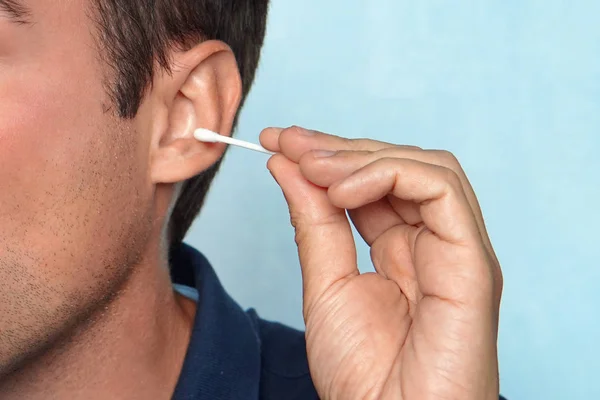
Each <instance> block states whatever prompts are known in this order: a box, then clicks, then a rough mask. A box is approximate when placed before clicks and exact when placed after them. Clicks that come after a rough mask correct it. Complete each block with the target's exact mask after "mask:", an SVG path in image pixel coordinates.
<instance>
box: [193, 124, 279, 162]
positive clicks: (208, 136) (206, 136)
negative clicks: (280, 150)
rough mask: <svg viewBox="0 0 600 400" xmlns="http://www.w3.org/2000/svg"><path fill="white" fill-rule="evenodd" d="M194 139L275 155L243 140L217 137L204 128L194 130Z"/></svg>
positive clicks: (217, 135) (216, 134)
mask: <svg viewBox="0 0 600 400" xmlns="http://www.w3.org/2000/svg"><path fill="white" fill-rule="evenodd" d="M194 137H195V138H196V140H199V141H201V142H205V143H226V144H230V145H233V146H238V147H242V148H244V149H249V150H254V151H258V152H261V153H265V154H269V155H273V154H275V153H273V152H271V151H269V150H267V149H265V148H264V147H262V146H259V145H257V144H254V143H248V142H245V141H243V140H239V139H234V138H231V137H229V136H223V135H219V134H218V133H216V132H213V131H210V130H208V129H204V128H199V129H196V130H195V131H194Z"/></svg>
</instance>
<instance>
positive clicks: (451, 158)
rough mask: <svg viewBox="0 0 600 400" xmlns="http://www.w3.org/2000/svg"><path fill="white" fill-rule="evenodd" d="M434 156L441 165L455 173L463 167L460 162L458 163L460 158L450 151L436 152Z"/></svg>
mask: <svg viewBox="0 0 600 400" xmlns="http://www.w3.org/2000/svg"><path fill="white" fill-rule="evenodd" d="M433 154H434V155H435V158H436V159H437V160H438V162H439V163H440V164H441V165H443V166H445V167H447V168H450V169H453V170H455V171H460V170H461V168H462V167H461V166H460V161H458V158H457V157H456V156H455V155H454V153H452V152H450V151H448V150H434V151H433Z"/></svg>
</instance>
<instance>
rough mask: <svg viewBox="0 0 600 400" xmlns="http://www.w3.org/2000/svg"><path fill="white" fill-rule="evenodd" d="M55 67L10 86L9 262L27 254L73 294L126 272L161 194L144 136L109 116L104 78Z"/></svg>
mask: <svg viewBox="0 0 600 400" xmlns="http://www.w3.org/2000/svg"><path fill="white" fill-rule="evenodd" d="M51 66H52V63H49V62H48V63H45V64H44V65H30V66H25V67H23V68H21V69H20V70H19V72H18V74H14V75H13V76H12V77H11V76H8V78H7V77H6V76H5V77H3V78H2V83H1V84H0V85H1V87H0V93H1V95H2V101H1V102H0V253H1V252H2V249H9V250H10V251H11V252H12V253H13V254H22V255H25V254H27V255H28V257H27V258H25V257H22V261H23V262H24V261H27V260H29V261H27V262H30V266H29V268H30V269H31V273H32V274H34V275H36V276H39V277H40V278H41V277H42V276H45V277H46V278H47V279H44V280H45V281H46V284H50V285H57V286H60V287H63V288H65V286H69V285H80V284H82V283H85V281H86V279H90V280H91V279H93V278H94V277H96V278H97V277H99V276H103V275H104V273H105V271H104V269H105V268H106V266H107V265H110V264H118V263H120V262H121V261H119V260H123V259H125V258H124V257H127V256H128V255H121V254H118V253H119V249H122V248H124V247H127V246H123V244H124V243H127V240H130V239H129V237H136V236H137V237H139V238H140V239H141V240H139V242H143V236H144V235H143V232H142V231H143V228H144V226H143V225H144V223H146V222H147V221H148V220H149V219H150V217H149V211H150V198H151V189H150V188H151V186H150V185H149V181H148V179H147V177H146V168H145V167H144V166H145V162H146V160H145V159H144V157H143V154H144V153H143V152H142V151H140V147H139V146H138V143H137V140H136V139H137V134H136V132H134V131H133V130H132V129H130V128H129V126H128V125H127V124H126V123H123V122H120V121H115V120H114V119H113V118H112V117H110V116H109V115H108V114H105V113H103V111H102V98H103V97H104V89H103V87H102V85H101V83H100V79H99V78H98V77H97V75H95V74H93V73H92V72H90V75H89V76H86V75H85V74H84V73H82V72H81V71H85V69H83V68H84V67H86V66H81V65H71V66H70V67H66V68H52V67H51ZM77 69H78V71H79V72H77V71H76V70H77ZM88 70H91V68H89V67H88ZM9 75H10V74H9ZM72 76H77V77H78V79H72V78H71V77H72ZM11 78H12V79H11ZM130 247H133V245H132V246H130ZM126 250H127V251H130V252H132V253H133V252H135V251H138V249H131V248H129V249H126ZM1 257H2V254H0V258H1ZM41 266H46V269H44V268H40V267H41ZM74 269H75V270H77V271H78V272H77V273H78V274H81V275H82V276H83V278H82V279H81V280H73V279H72V278H69V276H72V274H73V272H72V271H73V270H74ZM50 275H51V276H52V278H51V279H50V278H49V276H50ZM90 282H91V281H90Z"/></svg>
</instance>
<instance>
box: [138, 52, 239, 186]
mask: <svg viewBox="0 0 600 400" xmlns="http://www.w3.org/2000/svg"><path fill="white" fill-rule="evenodd" d="M172 59H173V64H172V70H173V72H172V74H163V75H161V76H160V77H159V78H157V79H156V80H155V82H154V85H153V88H152V92H151V94H150V95H151V96H157V97H159V99H158V100H159V101H157V102H155V104H159V105H160V107H162V108H164V109H163V112H154V113H153V116H152V117H151V118H153V125H154V128H155V129H153V131H154V132H156V133H155V134H156V135H159V137H158V138H156V139H155V140H153V143H156V145H154V146H153V148H152V149H151V151H152V155H151V158H150V160H151V165H150V171H151V179H152V181H153V182H154V183H155V184H159V183H167V184H169V183H171V184H172V183H177V182H182V181H185V180H187V179H190V178H192V177H194V176H196V175H198V174H200V173H201V172H202V171H204V170H206V169H208V168H209V167H210V166H212V165H213V164H214V163H216V162H217V161H218V160H219V159H220V158H221V157H222V156H223V153H224V151H225V146H224V145H222V144H217V143H202V142H199V141H197V140H196V139H195V138H194V131H195V130H196V129H197V128H206V129H209V130H211V131H215V132H218V133H220V134H222V135H230V134H231V130H232V126H233V121H234V119H235V115H236V113H237V111H238V107H239V104H240V99H241V94H242V83H241V78H240V74H239V71H238V66H237V62H236V60H235V56H234V54H233V52H232V51H231V49H230V48H229V47H228V46H227V45H225V44H224V43H222V42H218V41H208V42H203V43H201V44H199V45H197V46H196V47H194V48H193V49H191V50H189V51H186V52H184V53H176V54H174V55H173V58H172ZM155 111H156V110H155ZM164 111H166V112H164ZM161 118H162V120H161Z"/></svg>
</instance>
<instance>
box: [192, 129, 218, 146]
mask: <svg viewBox="0 0 600 400" xmlns="http://www.w3.org/2000/svg"><path fill="white" fill-rule="evenodd" d="M219 136H221V135H219V134H218V133H216V132H213V131H209V130H208V129H203V128H200V129H196V130H195V131H194V137H195V138H196V139H197V140H199V141H201V142H206V143H217V142H219Z"/></svg>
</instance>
